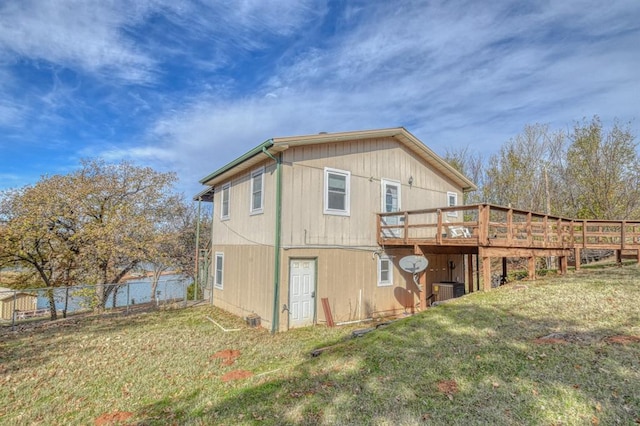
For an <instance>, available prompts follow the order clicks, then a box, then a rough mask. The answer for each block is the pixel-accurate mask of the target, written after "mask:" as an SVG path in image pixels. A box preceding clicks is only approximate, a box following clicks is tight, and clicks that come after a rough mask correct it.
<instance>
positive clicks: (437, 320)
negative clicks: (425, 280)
mask: <svg viewBox="0 0 640 426" xmlns="http://www.w3.org/2000/svg"><path fill="white" fill-rule="evenodd" d="M523 296H524V295H523ZM525 303H526V302H525ZM582 325H583V323H582V322H581V321H570V320H562V321H558V320H554V319H553V318H551V317H550V318H542V319H534V320H532V318H531V317H530V316H525V315H520V314H517V313H514V312H513V311H512V310H504V309H501V308H500V307H496V306H490V305H481V304H479V303H465V302H461V303H452V304H448V305H446V306H441V307H438V308H435V309H430V310H428V311H426V312H423V313H422V314H419V315H416V316H414V317H412V318H408V319H404V320H400V321H397V322H395V323H394V324H392V325H390V326H388V327H386V328H384V329H379V330H376V331H374V332H372V333H369V334H366V335H365V336H364V337H361V338H358V339H354V340H349V341H345V342H341V343H340V342H338V343H337V344H336V345H335V346H334V347H333V348H332V349H330V350H328V351H326V352H324V353H323V354H322V355H320V356H319V357H317V358H313V357H311V356H309V358H308V359H306V360H304V361H303V362H302V363H300V364H299V365H298V366H296V367H295V368H294V370H293V373H290V374H283V375H281V376H279V377H277V376H276V375H275V374H274V377H270V376H268V375H266V376H262V377H254V378H250V379H246V380H244V381H239V382H230V383H228V384H226V385H225V386H224V387H223V392H222V394H207V390H206V388H202V390H200V391H197V392H194V393H191V394H189V395H188V396H183V397H177V398H173V399H170V400H163V401H160V402H158V403H154V404H150V405H148V406H146V407H144V408H143V409H142V410H140V411H139V412H138V413H137V416H138V419H140V424H164V423H166V421H167V419H169V421H170V422H174V421H175V422H178V423H190V422H203V423H205V424H254V423H255V424H258V423H259V424H278V425H294V424H296V425H297V424H416V423H422V422H424V421H426V422H429V421H430V422H434V423H436V424H597V423H599V424H616V423H621V424H633V423H634V422H636V421H639V420H638V419H640V361H639V360H640V344H638V343H635V344H629V345H616V344H611V343H609V342H607V340H606V337H610V336H614V335H616V334H617V333H619V330H617V329H615V328H611V329H610V328H600V329H598V328H593V329H591V330H590V331H589V333H588V335H583V336H582V338H580V336H579V333H573V332H569V333H565V336H566V337H567V339H566V341H565V342H558V341H549V342H544V341H543V340H542V341H541V340H539V339H540V338H541V337H542V338H544V337H545V336H547V335H549V334H552V333H554V332H557V331H558V330H569V331H572V330H577V329H580V327H581V326H582ZM556 334H557V333H556ZM570 335H573V336H576V338H575V339H573V340H572V339H570V338H569V336H570ZM585 336H586V337H585ZM537 339H538V340H537ZM560 340H561V339H560ZM333 343H335V342H333ZM223 372H224V371H221V373H223ZM217 379H219V377H218V378H217ZM213 380H216V378H214V379H213Z"/></svg>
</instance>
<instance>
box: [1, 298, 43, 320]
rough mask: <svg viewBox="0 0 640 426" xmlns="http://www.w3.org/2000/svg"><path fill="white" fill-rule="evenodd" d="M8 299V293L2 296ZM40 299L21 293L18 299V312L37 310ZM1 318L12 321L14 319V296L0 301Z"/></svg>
mask: <svg viewBox="0 0 640 426" xmlns="http://www.w3.org/2000/svg"><path fill="white" fill-rule="evenodd" d="M2 296H3V297H6V293H4V294H2ZM37 302H38V298H37V297H36V296H32V295H30V294H24V293H20V294H18V295H17V297H16V302H15V303H16V305H15V306H16V310H18V311H32V310H34V309H36V308H37ZM0 318H1V319H3V320H11V319H12V318H13V295H11V296H9V297H6V298H4V299H3V300H0Z"/></svg>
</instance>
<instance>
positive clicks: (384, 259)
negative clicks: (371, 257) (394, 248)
mask: <svg viewBox="0 0 640 426" xmlns="http://www.w3.org/2000/svg"><path fill="white" fill-rule="evenodd" d="M383 262H386V263H387V265H388V266H387V268H386V269H387V274H388V276H387V279H386V280H383V279H382V271H383V268H382V263H383ZM391 286H393V261H392V260H391V257H390V256H388V255H385V254H381V255H380V256H378V287H391Z"/></svg>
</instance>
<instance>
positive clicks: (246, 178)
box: [212, 161, 276, 246]
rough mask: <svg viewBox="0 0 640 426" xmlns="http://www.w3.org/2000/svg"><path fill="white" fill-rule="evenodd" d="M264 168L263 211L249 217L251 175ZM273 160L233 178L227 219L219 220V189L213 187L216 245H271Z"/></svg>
mask: <svg viewBox="0 0 640 426" xmlns="http://www.w3.org/2000/svg"><path fill="white" fill-rule="evenodd" d="M261 167H265V172H264V190H263V206H264V208H263V212H262V213H259V214H251V212H250V200H251V173H252V172H253V171H255V170H258V169H259V168H261ZM275 176H276V173H275V163H274V162H273V161H269V162H265V163H262V164H259V165H257V166H256V167H254V168H252V169H251V170H249V171H247V172H245V173H242V174H240V175H238V176H235V177H234V178H233V179H232V180H231V181H230V182H231V197H230V206H229V213H230V214H229V219H225V220H222V219H221V217H220V213H221V207H222V202H221V200H222V195H221V194H222V187H223V186H224V184H226V183H227V182H224V183H222V184H220V185H218V186H217V187H216V190H215V193H214V199H213V210H214V211H213V226H212V232H213V238H214V239H213V241H214V242H215V243H216V244H221V245H226V244H240V245H256V244H258V245H265V244H266V245H271V246H273V244H274V238H275V210H276V209H275V203H276V201H275V199H276V189H275V187H276V179H275Z"/></svg>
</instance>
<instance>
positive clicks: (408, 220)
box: [377, 204, 640, 250]
mask: <svg viewBox="0 0 640 426" xmlns="http://www.w3.org/2000/svg"><path fill="white" fill-rule="evenodd" d="M377 223H378V243H379V244H380V245H441V246H477V247H505V248H510V247H514V248H519V247H521V248H542V249H573V248H580V249H607V250H624V249H640V221H624V220H619V221H609V220H576V219H567V218H562V217H557V216H551V215H546V214H541V213H534V212H530V211H526V210H519V209H513V208H509V207H503V206H496V205H491V204H474V205H468V206H456V207H443V208H437V209H423V210H410V211H401V212H394V213H378V221H377Z"/></svg>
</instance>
